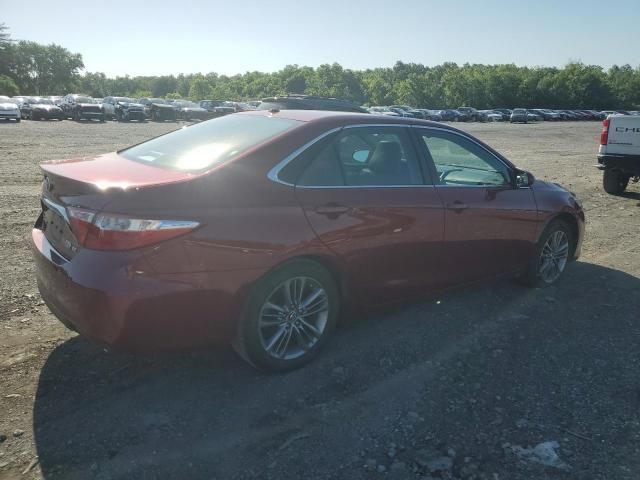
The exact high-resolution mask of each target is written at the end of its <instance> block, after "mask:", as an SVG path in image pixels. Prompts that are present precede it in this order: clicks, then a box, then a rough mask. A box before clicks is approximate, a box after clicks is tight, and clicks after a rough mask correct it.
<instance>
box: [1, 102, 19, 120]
mask: <svg viewBox="0 0 640 480" xmlns="http://www.w3.org/2000/svg"><path fill="white" fill-rule="evenodd" d="M21 118H22V115H21V114H20V108H18V104H17V103H16V102H14V101H13V100H11V99H9V98H8V97H2V98H0V119H2V120H14V121H16V122H18V123H19V122H20V120H21Z"/></svg>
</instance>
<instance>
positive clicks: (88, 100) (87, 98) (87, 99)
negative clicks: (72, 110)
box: [76, 97, 96, 103]
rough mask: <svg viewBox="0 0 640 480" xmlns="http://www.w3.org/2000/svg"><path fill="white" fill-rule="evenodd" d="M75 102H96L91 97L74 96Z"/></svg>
mask: <svg viewBox="0 0 640 480" xmlns="http://www.w3.org/2000/svg"><path fill="white" fill-rule="evenodd" d="M76 102H77V103H96V101H95V100H94V99H93V98H91V97H76Z"/></svg>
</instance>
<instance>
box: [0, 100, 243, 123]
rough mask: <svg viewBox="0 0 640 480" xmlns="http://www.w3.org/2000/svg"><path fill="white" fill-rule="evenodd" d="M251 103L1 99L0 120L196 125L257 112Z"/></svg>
mask: <svg viewBox="0 0 640 480" xmlns="http://www.w3.org/2000/svg"><path fill="white" fill-rule="evenodd" d="M254 109H255V107H254V106H253V105H251V104H249V103H243V102H229V101H217V100H201V101H200V102H192V101H190V100H167V99H164V98H138V99H134V98H128V97H104V98H93V97H90V96H87V95H79V94H68V95H65V96H55V95H52V96H47V97H34V96H16V97H11V98H9V97H4V96H0V119H3V118H4V119H8V120H15V121H16V122H19V121H20V120H21V119H27V120H65V119H72V120H76V121H80V120H98V121H100V122H104V121H105V120H116V121H120V122H128V121H138V122H144V121H146V120H153V121H157V122H162V121H177V120H185V121H196V120H208V119H210V118H215V117H219V116H222V115H227V114H229V113H235V112H239V111H244V110H254Z"/></svg>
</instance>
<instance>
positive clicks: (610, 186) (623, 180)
mask: <svg viewBox="0 0 640 480" xmlns="http://www.w3.org/2000/svg"><path fill="white" fill-rule="evenodd" d="M629 178H630V177H629V175H625V174H624V173H622V172H621V171H620V170H615V169H607V170H605V171H604V176H603V177H602V186H603V187H604V191H605V192H607V193H610V194H612V195H620V194H621V193H622V192H624V190H625V189H626V188H627V185H628V184H629Z"/></svg>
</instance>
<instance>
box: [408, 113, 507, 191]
mask: <svg viewBox="0 0 640 480" xmlns="http://www.w3.org/2000/svg"><path fill="white" fill-rule="evenodd" d="M411 127H412V128H424V129H427V130H436V131H439V132H447V133H453V134H455V135H457V136H459V137H462V138H465V139H467V140H469V141H471V142H472V143H475V144H476V145H477V146H478V147H480V148H481V149H482V150H484V151H485V152H487V153H488V154H489V155H491V156H492V157H493V158H495V159H496V160H498V161H499V162H500V163H501V164H502V165H504V166H505V167H506V169H507V170H509V171H510V172H511V171H512V170H513V169H512V168H511V166H510V165H507V164H506V163H504V160H502V159H501V158H500V157H498V156H496V154H495V153H493V152H491V151H490V150H487V147H485V146H484V145H482V144H480V143H478V142H477V141H476V140H474V139H473V138H472V137H469V136H468V135H465V134H464V133H460V132H457V131H455V130H449V129H448V128H439V127H431V126H427V125H411ZM428 149H429V147H427V150H428ZM478 186H481V185H478ZM482 186H485V185H482Z"/></svg>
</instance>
